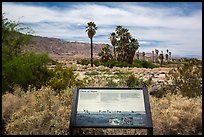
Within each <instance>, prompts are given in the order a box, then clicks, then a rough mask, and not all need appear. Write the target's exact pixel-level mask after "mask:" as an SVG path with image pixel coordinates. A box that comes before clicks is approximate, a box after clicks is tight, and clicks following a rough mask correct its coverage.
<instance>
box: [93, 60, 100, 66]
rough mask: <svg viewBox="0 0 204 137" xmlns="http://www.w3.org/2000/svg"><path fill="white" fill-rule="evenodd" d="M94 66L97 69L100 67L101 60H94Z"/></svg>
mask: <svg viewBox="0 0 204 137" xmlns="http://www.w3.org/2000/svg"><path fill="white" fill-rule="evenodd" d="M93 64H94V65H95V66H96V67H98V66H100V64H101V63H100V60H97V59H95V60H93Z"/></svg>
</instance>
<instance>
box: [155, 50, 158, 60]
mask: <svg viewBox="0 0 204 137" xmlns="http://www.w3.org/2000/svg"><path fill="white" fill-rule="evenodd" d="M155 53H156V62H157V63H158V55H159V50H158V49H155Z"/></svg>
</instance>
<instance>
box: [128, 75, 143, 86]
mask: <svg viewBox="0 0 204 137" xmlns="http://www.w3.org/2000/svg"><path fill="white" fill-rule="evenodd" d="M126 83H127V86H128V87H138V86H143V84H144V82H143V80H142V79H139V78H136V77H135V76H134V75H130V76H129V77H128V79H127V80H126Z"/></svg>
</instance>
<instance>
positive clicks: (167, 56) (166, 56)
mask: <svg viewBox="0 0 204 137" xmlns="http://www.w3.org/2000/svg"><path fill="white" fill-rule="evenodd" d="M165 58H166V61H167V63H168V62H169V61H168V58H169V55H168V54H166V55H165Z"/></svg>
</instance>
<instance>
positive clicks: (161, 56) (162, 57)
mask: <svg viewBox="0 0 204 137" xmlns="http://www.w3.org/2000/svg"><path fill="white" fill-rule="evenodd" d="M159 59H160V61H161V65H162V64H163V60H164V55H163V51H161V54H160V55H159Z"/></svg>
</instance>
